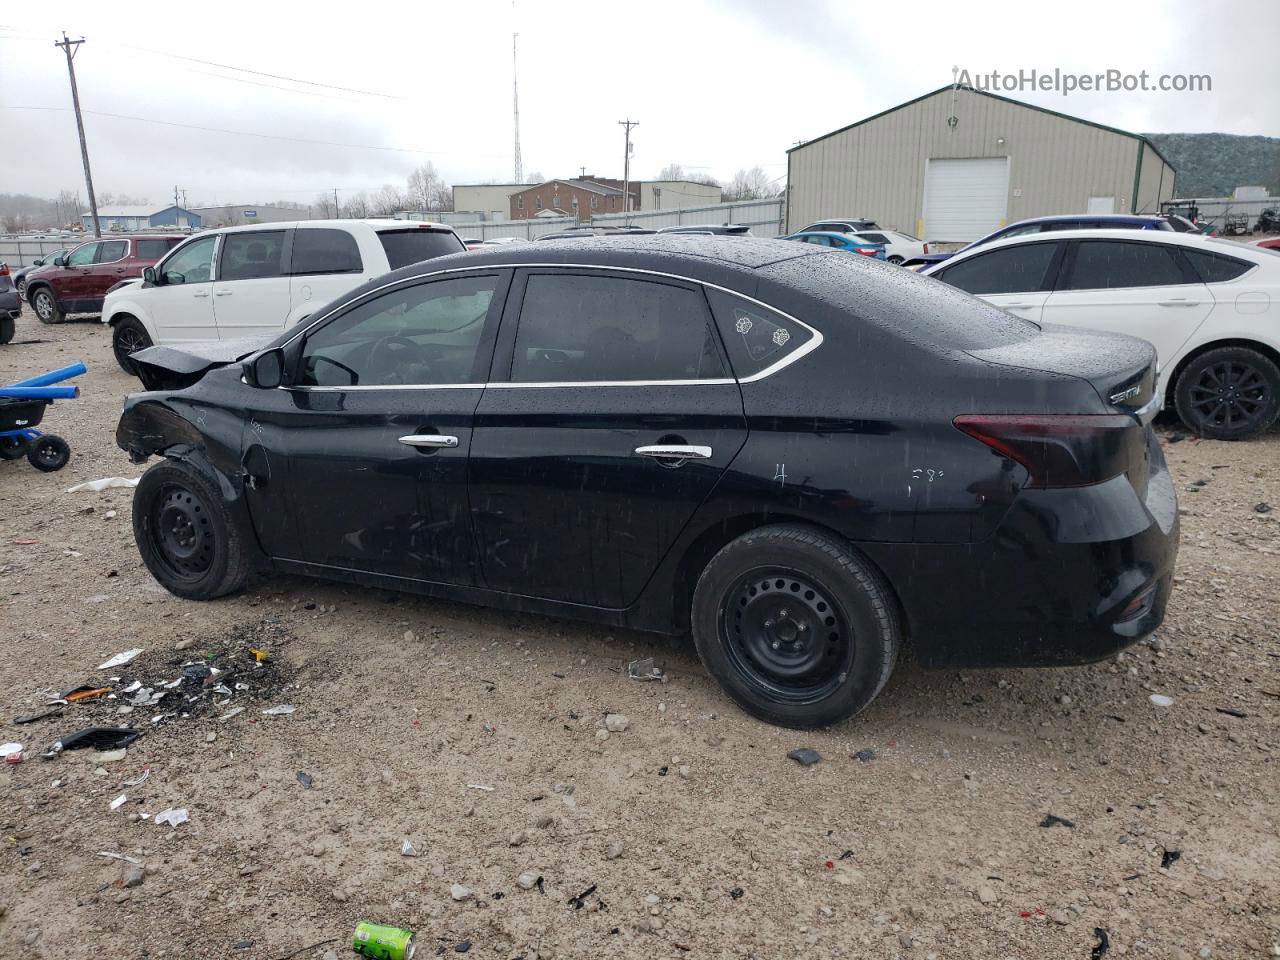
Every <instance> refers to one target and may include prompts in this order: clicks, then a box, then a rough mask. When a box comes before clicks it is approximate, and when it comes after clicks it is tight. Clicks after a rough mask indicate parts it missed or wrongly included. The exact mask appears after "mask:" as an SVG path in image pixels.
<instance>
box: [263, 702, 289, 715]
mask: <svg viewBox="0 0 1280 960" xmlns="http://www.w3.org/2000/svg"><path fill="white" fill-rule="evenodd" d="M293 711H294V706H293V704H291V703H282V704H280V706H278V707H268V708H267V709H266V710H263V711H262V715H263V716H264V717H287V716H288V715H289V714H291V713H293Z"/></svg>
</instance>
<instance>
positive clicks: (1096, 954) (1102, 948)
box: [1089, 927, 1111, 960]
mask: <svg viewBox="0 0 1280 960" xmlns="http://www.w3.org/2000/svg"><path fill="white" fill-rule="evenodd" d="M1093 935H1094V936H1095V937H1097V938H1098V942H1097V944H1095V945H1094V948H1093V952H1092V953H1090V954H1089V960H1102V955H1103V954H1104V953H1106V952H1107V951H1108V950H1110V949H1111V938H1110V937H1108V936H1107V931H1105V930H1103V929H1102V928H1101V927H1094V928H1093Z"/></svg>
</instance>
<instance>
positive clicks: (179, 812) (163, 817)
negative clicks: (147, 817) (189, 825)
mask: <svg viewBox="0 0 1280 960" xmlns="http://www.w3.org/2000/svg"><path fill="white" fill-rule="evenodd" d="M188 819H190V818H189V817H188V816H187V808H186V807H173V808H171V809H169V810H161V811H160V812H159V813H157V814H156V823H167V824H169V825H170V826H172V827H176V826H177V825H178V824H180V823H186V822H187V820H188Z"/></svg>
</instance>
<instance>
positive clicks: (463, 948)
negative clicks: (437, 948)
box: [453, 940, 471, 953]
mask: <svg viewBox="0 0 1280 960" xmlns="http://www.w3.org/2000/svg"><path fill="white" fill-rule="evenodd" d="M470 949H471V941H470V940H463V941H462V942H461V943H457V944H454V946H453V952H454V953H466V952H467V951H468V950H470Z"/></svg>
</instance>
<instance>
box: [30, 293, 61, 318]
mask: <svg viewBox="0 0 1280 960" xmlns="http://www.w3.org/2000/svg"><path fill="white" fill-rule="evenodd" d="M31 309H32V310H34V311H35V313H36V319H37V320H39V321H40V322H41V323H61V322H62V321H63V320H65V319H66V317H67V315H66V314H65V313H64V312H63V311H62V308H61V307H59V306H58V301H57V299H56V298H55V297H54V295H53V291H52V290H50V289H49V288H48V287H37V288H36V291H35V292H34V293H32V294H31Z"/></svg>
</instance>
